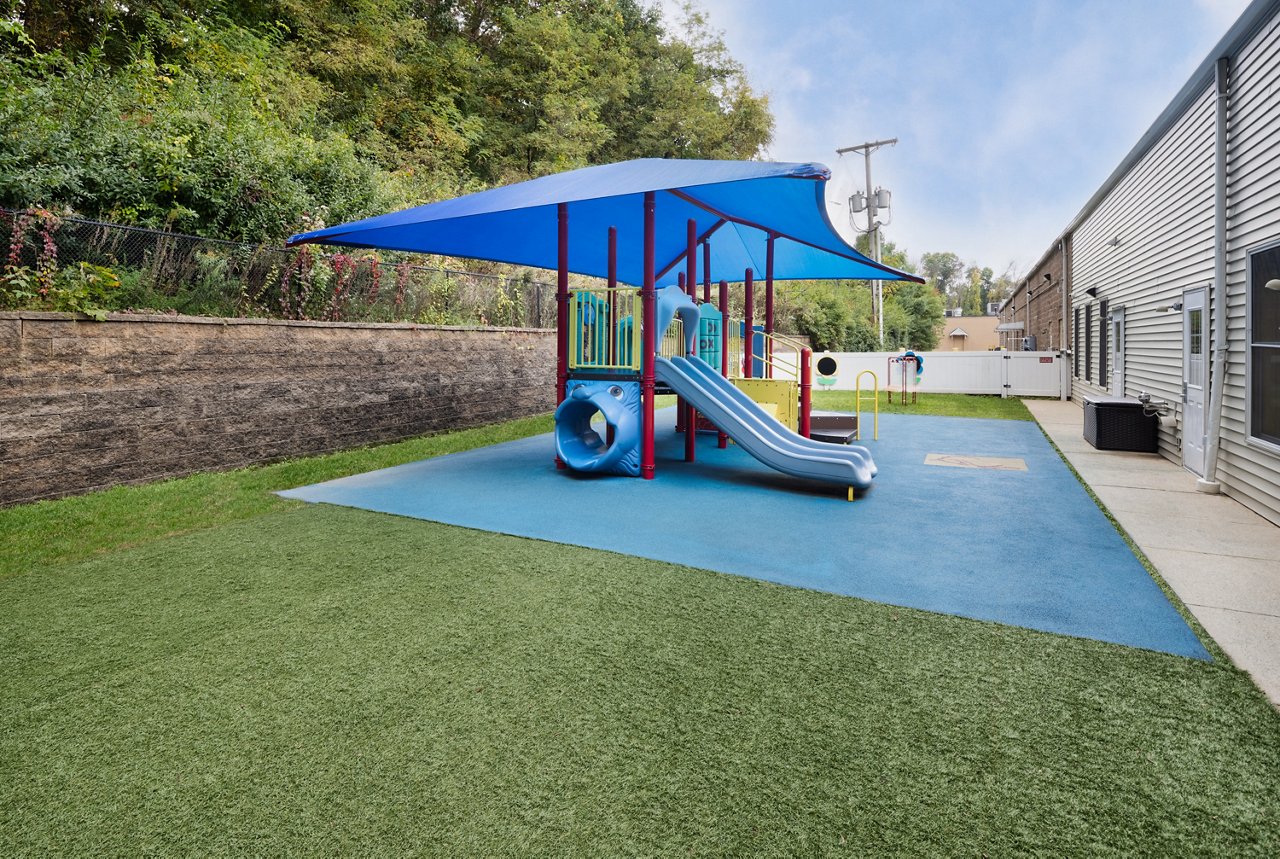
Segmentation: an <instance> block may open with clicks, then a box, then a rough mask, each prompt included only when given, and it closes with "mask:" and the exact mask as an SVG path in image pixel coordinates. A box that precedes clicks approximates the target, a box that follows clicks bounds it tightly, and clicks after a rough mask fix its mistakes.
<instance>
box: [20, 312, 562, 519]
mask: <svg viewBox="0 0 1280 859" xmlns="http://www.w3.org/2000/svg"><path fill="white" fill-rule="evenodd" d="M554 383H555V337H554V334H553V333H552V332H549V331H535V330H529V329H462V328H445V327H429V326H418V325H361V324H345V323H323V322H279V321H271V320H244V319H199V318H188V317H181V318H180V317H167V316H115V315H113V316H112V317H110V318H109V319H108V321H106V322H102V323H98V322H91V321H85V320H80V319H76V318H74V317H71V316H69V315H66V314H54V313H0V505H4V504H14V503H18V502H23V501H32V500H36V499H40V498H53V497H57V496H61V495H68V494H73V493H78V492H86V491H89V490H93V489H100V488H104V487H107V486H111V485H114V484H118V483H141V482H146V481H151V480H157V479H161V478H166V477H175V476H179V475H183V474H189V473H191V472H194V471H204V470H213V469H225V468H234V467H238V466H243V465H249V464H252V463H261V462H269V461H272V460H279V459H284V458H288V457H294V456H306V455H311V454H317V453H322V452H326V451H333V450H341V449H344V448H351V447H358V446H360V445H365V444H370V443H374V442H385V441H393V440H397V439H403V438H409V437H412V436H416V435H421V434H423V433H428V432H435V431H442V430H450V429H459V428H464V427H472V426H478V425H481V424H485V423H492V422H494V421H499V420H505V419H508V418H514V417H521V416H525V415H530V414H537V413H539V412H546V411H549V410H550V409H551V408H552V406H553V401H554Z"/></svg>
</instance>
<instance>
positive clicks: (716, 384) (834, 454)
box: [657, 357, 876, 489]
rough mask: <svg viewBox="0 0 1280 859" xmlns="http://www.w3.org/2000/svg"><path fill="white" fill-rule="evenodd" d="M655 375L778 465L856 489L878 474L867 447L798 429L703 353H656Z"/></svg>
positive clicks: (776, 467) (739, 440)
mask: <svg viewBox="0 0 1280 859" xmlns="http://www.w3.org/2000/svg"><path fill="white" fill-rule="evenodd" d="M657 375H658V381H660V382H663V383H664V384H666V385H667V386H669V387H670V388H671V390H673V391H675V392H676V393H677V394H679V395H680V396H682V397H684V398H685V400H686V401H688V402H689V404H690V405H692V406H693V407H694V408H695V409H697V410H698V411H699V412H701V413H702V414H704V415H706V416H707V418H708V419H709V420H710V421H711V422H712V423H714V424H715V425H716V426H718V427H719V428H720V429H721V430H722V431H723V432H724V433H725V434H726V435H728V436H729V437H730V438H731V439H733V440H734V441H735V442H736V443H737V444H738V446H739V447H741V448H742V449H743V450H745V451H746V452H747V453H749V454H751V456H752V457H753V458H755V459H756V460H757V461H759V462H761V463H763V464H764V465H767V466H769V467H770V468H772V469H774V470H776V471H781V472H782V473H783V474H790V475H792V476H793V477H803V478H808V479H810V480H821V481H823V482H826V483H838V484H840V485H842V486H850V487H853V488H855V489H866V488H867V487H869V486H870V485H871V481H872V478H874V477H875V475H876V469H875V464H874V463H873V462H872V461H871V454H870V453H868V452H867V450H866V449H865V448H862V447H857V446H844V445H833V444H827V443H826V442H820V441H812V440H810V439H807V438H804V437H802V436H799V435H796V434H795V433H793V432H791V431H790V430H789V429H787V428H786V427H784V426H782V424H780V423H778V422H777V421H776V420H775V419H774V418H772V417H770V416H769V414H768V413H767V412H765V411H764V410H763V409H761V408H760V406H759V405H758V404H756V403H755V402H753V401H752V400H751V398H750V397H748V396H746V395H745V394H743V393H742V392H741V391H739V390H738V389H737V388H736V387H735V386H734V385H733V384H732V383H731V382H729V381H728V380H727V379H724V378H723V377H722V376H720V375H719V374H718V373H716V371H715V370H714V369H713V368H712V367H711V366H710V365H709V364H707V363H706V362H705V361H703V360H702V359H701V358H697V357H689V358H670V359H668V358H658V359H657Z"/></svg>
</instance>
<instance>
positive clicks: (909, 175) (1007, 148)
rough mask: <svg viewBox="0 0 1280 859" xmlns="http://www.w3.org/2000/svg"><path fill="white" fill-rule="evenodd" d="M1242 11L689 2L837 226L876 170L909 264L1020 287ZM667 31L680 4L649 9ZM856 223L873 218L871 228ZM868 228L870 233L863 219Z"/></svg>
mask: <svg viewBox="0 0 1280 859" xmlns="http://www.w3.org/2000/svg"><path fill="white" fill-rule="evenodd" d="M1248 3H1249V0H888V1H887V2H886V0H879V2H870V0H695V6H697V7H698V8H700V9H701V10H702V11H703V12H705V13H706V15H707V18H708V24H709V25H710V27H711V28H712V29H713V30H716V31H719V32H720V33H721V34H722V36H723V38H724V42H725V44H726V45H727V47H728V49H729V52H730V54H731V55H732V56H733V57H734V59H736V60H737V61H738V62H740V63H742V65H743V66H744V67H745V69H746V73H747V78H748V80H749V81H750V83H751V86H752V88H753V89H754V90H755V91H756V92H757V93H767V94H768V96H769V103H770V108H771V110H772V112H773V115H774V118H775V121H776V124H777V125H776V128H775V130H774V139H773V142H772V144H770V146H769V149H768V153H767V156H768V158H769V159H770V160H775V161H819V162H821V163H823V164H826V165H827V166H829V167H830V168H831V169H832V181H831V182H830V183H828V199H829V200H830V201H832V203H833V205H831V206H830V207H829V213H830V215H831V219H832V221H833V222H834V223H835V224H836V225H837V227H838V228H839V229H841V231H842V232H845V233H846V236H847V237H851V236H852V235H853V231H852V230H851V229H849V227H848V221H849V215H848V211H847V209H846V207H845V204H844V200H845V199H846V198H847V196H848V194H850V193H851V192H852V191H853V190H855V189H861V188H863V186H864V185H865V184H866V183H865V174H864V169H865V168H864V165H863V159H862V156H861V155H859V154H856V153H851V154H846V155H844V156H838V155H836V150H837V149H839V148H842V147H847V146H853V145H857V144H861V143H865V142H867V141H874V140H882V139H886V138H892V137H896V138H898V143H897V145H896V146H893V147H885V148H882V149H879V150H878V151H876V152H875V153H874V154H873V155H872V156H871V168H872V183H873V185H874V186H883V187H885V188H887V189H889V190H890V191H891V192H892V194H893V203H892V222H891V223H890V224H889V225H888V226H887V227H885V228H884V229H883V236H884V240H885V241H890V242H893V243H895V244H896V245H897V246H898V247H899V248H900V249H905V250H906V251H907V252H908V253H909V255H910V256H911V257H912V258H913V259H915V260H918V259H919V257H920V255H921V254H923V253H925V252H927V251H954V252H955V253H956V254H958V255H959V256H960V257H961V258H962V259H963V260H965V261H966V262H972V263H977V264H979V265H982V266H990V267H991V268H992V269H994V270H995V273H996V274H997V275H999V274H1001V273H1003V272H1004V271H1005V270H1006V269H1010V268H1011V269H1012V273H1013V274H1014V275H1015V276H1019V275H1022V274H1025V273H1026V270H1027V269H1028V268H1030V266H1032V265H1033V264H1035V262H1036V261H1037V260H1038V259H1039V258H1040V256H1041V255H1042V254H1043V253H1044V252H1045V251H1046V250H1047V249H1048V248H1049V246H1050V244H1051V243H1052V242H1053V241H1054V240H1055V239H1056V238H1057V237H1058V236H1059V234H1061V232H1062V230H1063V229H1064V228H1065V227H1066V226H1067V224H1068V223H1070V221H1071V219H1072V218H1073V217H1075V215H1076V214H1077V213H1078V212H1079V211H1080V209H1081V208H1082V207H1083V206H1084V204H1085V203H1086V202H1087V201H1088V199H1089V197H1090V196H1092V195H1093V193H1094V191H1096V190H1097V189H1098V188H1099V186H1101V184H1102V183H1103V181H1104V180H1105V179H1106V178H1107V176H1109V175H1110V174H1111V172H1112V171H1113V170H1114V169H1115V168H1116V167H1117V166H1118V165H1119V163H1120V161H1121V159H1123V158H1124V156H1125V155H1126V154H1128V152H1129V150H1130V149H1132V148H1133V146H1134V144H1136V143H1137V142H1138V139H1139V138H1140V137H1141V136H1142V135H1143V133H1145V132H1146V130H1147V129H1148V128H1149V127H1150V126H1151V124H1152V122H1153V121H1154V120H1155V118H1156V117H1157V116H1158V115H1159V114H1160V112H1161V111H1162V110H1164V108H1165V107H1166V106H1167V105H1168V104H1169V102H1170V101H1171V100H1172V99H1173V97H1174V95H1176V94H1177V92H1178V90H1179V89H1181V88H1182V86H1183V85H1184V84H1185V83H1186V82H1187V80H1188V79H1189V78H1190V77H1191V74H1192V72H1194V71H1195V69H1196V67H1197V66H1198V65H1199V64H1200V63H1201V61H1203V60H1204V59H1205V57H1206V56H1208V54H1209V51H1210V50H1212V48H1213V47H1214V45H1215V44H1217V42H1218V40H1219V39H1221V38H1222V36H1223V35H1224V34H1225V33H1226V31H1227V29H1228V28H1229V27H1230V26H1231V24H1232V23H1234V22H1235V20H1236V19H1237V18H1238V17H1239V15H1240V14H1241V13H1242V12H1243V11H1244V9H1245V8H1246V7H1247V6H1248ZM659 5H660V6H661V8H662V9H663V13H664V15H665V17H666V20H667V22H668V25H669V26H675V25H676V22H678V21H679V20H680V18H681V15H680V13H679V7H680V5H681V4H680V2H679V0H659ZM864 217H865V216H864ZM864 223H865V222H864Z"/></svg>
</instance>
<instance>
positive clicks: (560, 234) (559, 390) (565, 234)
mask: <svg viewBox="0 0 1280 859" xmlns="http://www.w3.org/2000/svg"><path fill="white" fill-rule="evenodd" d="M568 382H569V204H568V203H560V204H559V205H558V206H557V207H556V405H557V406H559V405H560V404H561V403H563V402H564V395H565V387H566V386H567V385H568ZM565 467H566V466H565V464H564V463H563V462H561V461H560V455H559V454H557V455H556V468H558V469H563V468H565Z"/></svg>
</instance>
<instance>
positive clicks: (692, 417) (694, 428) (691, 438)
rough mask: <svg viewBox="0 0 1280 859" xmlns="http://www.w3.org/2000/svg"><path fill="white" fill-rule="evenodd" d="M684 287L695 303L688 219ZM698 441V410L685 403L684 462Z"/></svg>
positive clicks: (693, 231)
mask: <svg viewBox="0 0 1280 859" xmlns="http://www.w3.org/2000/svg"><path fill="white" fill-rule="evenodd" d="M685 227H686V228H685V237H686V244H685V252H684V255H685V276H684V282H685V287H686V288H687V290H688V293H689V297H690V298H692V299H694V300H695V301H696V300H697V298H698V222H697V221H695V220H694V219H693V218H690V219H689V220H688V222H687V223H686V225H685ZM690 337H692V338H693V342H695V343H696V342H698V332H697V330H696V329H695V330H694V331H685V332H684V339H685V343H688V342H689V338H690ZM685 343H681V344H680V352H681V353H682V354H683V353H684V352H685V351H686V350H687V347H686V346H685ZM697 441H698V410H697V409H695V408H694V407H693V405H692V404H690V403H685V409H684V461H685V462H693V458H694V455H695V451H696V443H697Z"/></svg>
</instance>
